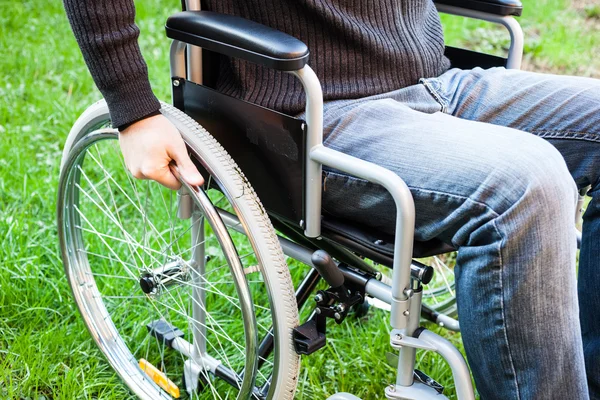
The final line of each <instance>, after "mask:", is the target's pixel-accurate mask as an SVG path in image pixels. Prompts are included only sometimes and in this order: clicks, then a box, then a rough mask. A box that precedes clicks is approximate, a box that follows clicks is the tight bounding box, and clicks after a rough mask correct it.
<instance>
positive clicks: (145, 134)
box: [119, 115, 204, 190]
mask: <svg viewBox="0 0 600 400" xmlns="http://www.w3.org/2000/svg"><path fill="white" fill-rule="evenodd" d="M119 145H120V146H121V152H122V153H123V157H124V158H125V165H126V166H127V169H129V171H130V172H131V173H132V175H133V176H134V177H136V178H138V179H151V180H154V181H156V182H158V183H160V184H161V185H163V186H166V187H168V188H169V189H173V190H177V189H179V187H181V184H180V183H179V181H178V180H177V178H175V176H173V174H172V173H171V169H170V168H169V163H170V162H171V160H173V161H175V163H176V164H177V167H179V173H180V174H181V176H182V178H183V179H184V180H185V181H186V182H187V183H189V184H190V185H202V184H203V183H204V179H203V178H202V176H201V175H200V173H199V172H198V169H197V168H196V166H195V165H194V163H192V160H190V157H189V156H188V153H187V150H186V147H185V143H184V142H183V139H182V138H181V135H180V134H179V132H178V131H177V128H175V126H174V125H173V124H171V122H169V120H168V119H167V118H165V117H164V116H162V115H156V116H153V117H149V118H145V119H143V120H141V121H138V122H136V123H134V124H132V125H130V126H129V127H127V129H125V130H123V131H122V132H120V133H119Z"/></svg>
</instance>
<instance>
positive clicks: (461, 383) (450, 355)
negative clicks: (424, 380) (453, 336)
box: [419, 330, 475, 400]
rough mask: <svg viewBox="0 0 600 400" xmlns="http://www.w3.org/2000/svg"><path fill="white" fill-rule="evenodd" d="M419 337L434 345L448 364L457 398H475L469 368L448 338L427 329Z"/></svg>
mask: <svg viewBox="0 0 600 400" xmlns="http://www.w3.org/2000/svg"><path fill="white" fill-rule="evenodd" d="M419 339H421V340H423V341H425V342H427V343H429V344H430V345H432V346H433V347H435V349H436V350H435V351H436V352H437V353H438V354H440V355H441V356H442V357H443V358H444V359H445V360H446V361H447V362H448V365H450V369H451V370H452V377H453V379H454V384H455V386H456V396H457V397H458V399H459V400H475V395H474V392H473V384H472V383H471V375H470V374H469V368H468V367H467V363H466V361H465V359H464V357H463V356H462V354H460V352H459V351H458V350H457V349H456V347H454V345H453V344H452V343H450V342H449V341H448V340H446V339H444V338H443V337H441V336H439V335H436V334H435V333H433V332H431V331H428V330H424V331H423V332H422V333H421V334H420V335H419Z"/></svg>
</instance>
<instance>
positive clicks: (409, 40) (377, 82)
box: [64, 0, 449, 126]
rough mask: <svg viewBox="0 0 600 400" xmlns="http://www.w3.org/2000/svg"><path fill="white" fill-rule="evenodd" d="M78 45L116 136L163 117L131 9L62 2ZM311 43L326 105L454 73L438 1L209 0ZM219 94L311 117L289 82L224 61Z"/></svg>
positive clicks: (123, 3)
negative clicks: (119, 131)
mask: <svg viewBox="0 0 600 400" xmlns="http://www.w3.org/2000/svg"><path fill="white" fill-rule="evenodd" d="M64 3H65V9H66V11H67V15H68V17H69V20H70V22H71V26H72V28H73V32H74V34H75V37H76V38H77V42H78V43H79V46H80V47H81V51H82V53H83V56H84V59H85V61H86V63H87V65H88V67H89V69H90V72H91V74H92V77H93V78H94V81H95V82H96V85H97V86H98V88H99V89H100V91H101V92H102V94H103V95H104V97H105V99H106V101H107V103H108V105H109V109H110V113H111V118H112V122H113V125H114V126H123V125H125V124H128V123H131V122H133V121H136V120H138V119H141V118H143V117H145V116H147V115H150V114H152V113H153V112H156V111H157V110H158V109H159V108H160V105H159V103H158V101H157V99H156V97H154V95H153V94H152V91H151V88H150V84H149V82H148V72H147V68H146V64H145V63H144V60H143V58H142V56H141V53H140V50H139V47H138V44H137V38H138V35H139V29H138V28H137V26H136V25H135V23H134V17H135V9H134V6H133V0H64ZM202 6H203V9H206V10H211V11H217V12H222V13H227V14H233V15H238V16H241V17H244V18H248V19H251V20H253V21H256V22H259V23H262V24H264V25H267V26H270V27H272V28H275V29H278V30H280V31H283V32H286V33H288V34H290V35H292V36H295V37H297V38H298V39H300V40H302V41H304V42H305V43H306V44H307V45H308V48H309V49H310V52H311V58H310V61H309V64H310V65H311V67H312V68H313V69H314V70H315V72H316V74H317V76H318V77H319V79H320V80H321V85H322V87H323V96H324V100H326V101H327V100H334V99H353V98H360V97H365V96H370V95H374V94H378V93H384V92H388V91H392V90H395V89H399V88H402V87H406V86H409V85H413V84H415V83H417V82H418V80H419V78H428V77H432V76H438V75H440V74H441V73H443V72H444V71H445V70H446V69H448V67H449V62H448V60H447V59H446V58H445V57H444V40H443V33H442V28H441V25H440V21H439V17H438V14H437V11H436V9H435V7H434V5H433V3H432V0H203V5H202ZM217 89H218V90H220V91H221V92H223V93H226V94H229V95H231V96H235V97H238V98H241V99H244V100H247V101H251V102H253V103H257V104H260V105H262V106H265V107H269V108H273V109H276V110H279V111H282V112H285V113H288V114H296V113H299V112H301V111H302V110H303V108H304V98H303V96H304V95H303V91H302V87H301V84H300V83H299V82H298V81H297V80H296V79H295V78H294V77H293V76H291V75H289V74H285V73H281V72H278V71H273V70H269V69H266V68H263V67H260V66H258V65H255V64H251V63H248V62H244V61H240V60H231V59H228V58H225V57H223V58H222V59H221V62H220V71H219V77H218V80H217Z"/></svg>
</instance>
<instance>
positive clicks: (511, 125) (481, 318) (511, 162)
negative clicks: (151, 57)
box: [65, 0, 600, 400]
mask: <svg viewBox="0 0 600 400" xmlns="http://www.w3.org/2000/svg"><path fill="white" fill-rule="evenodd" d="M205 3H206V4H205V5H206V8H207V9H210V10H213V11H218V12H223V13H229V14H235V15H239V16H242V17H245V18H248V19H251V20H254V21H257V22H259V23H262V24H265V25H268V26H271V27H272V28H275V29H278V30H281V31H283V32H286V33H288V34H291V35H293V36H295V37H297V38H298V39H300V40H302V41H304V42H305V43H307V45H308V47H309V49H310V51H311V60H310V65H311V66H312V68H313V69H314V70H315V72H316V74H317V75H318V77H319V78H320V80H321V84H322V86H323V94H324V100H325V101H326V103H325V114H324V121H325V122H324V129H325V144H326V145H327V146H329V147H332V148H334V149H336V150H339V151H342V152H345V153H348V154H351V155H353V156H356V157H359V158H362V159H365V160H368V161H371V162H374V163H376V164H379V165H382V166H384V167H386V168H388V169H390V170H392V171H395V172H396V173H397V174H398V175H400V176H401V177H402V178H403V179H404V180H405V181H406V183H407V184H408V186H409V188H410V189H411V192H412V195H413V197H414V200H415V205H416V210H417V224H416V240H419V241H426V240H429V239H432V238H437V239H440V240H442V241H443V242H445V243H448V244H451V245H452V246H454V247H456V248H459V249H460V251H459V254H458V260H457V266H456V269H455V273H456V282H457V294H458V306H459V314H460V320H461V326H462V329H463V340H464V345H465V349H466V352H467V356H468V359H469V362H470V366H471V368H472V372H473V375H474V377H475V381H476V384H477V389H478V391H479V393H480V394H481V397H482V398H483V399H503V400H505V399H587V398H590V397H591V398H593V399H600V195H599V193H600V192H599V191H598V189H599V188H600V186H599V181H600V173H599V172H600V81H598V80H594V79H587V78H577V77H566V76H554V75H542V74H536V73H531V72H523V71H514V70H505V69H504V68H493V69H489V70H482V69H478V68H476V69H474V70H459V69H449V61H448V60H447V59H446V58H445V57H444V40H443V35H442V28H441V25H440V20H439V17H438V14H437V12H436V9H435V7H434V5H433V3H432V1H431V0H371V1H369V2H364V1H363V2H360V1H354V2H351V1H346V0H242V1H235V0H207V1H206V2H205ZM65 6H66V10H67V14H68V16H69V18H70V21H71V24H72V27H73V31H74V33H75V36H76V38H77V40H78V42H79V45H80V47H81V49H82V52H83V55H84V58H85V60H86V62H87V64H88V66H89V68H90V71H91V73H92V76H93V77H94V80H95V82H96V84H97V86H98V88H99V89H100V90H101V92H102V93H103V95H104V97H105V99H106V101H107V103H108V106H109V109H110V112H111V118H112V123H113V125H114V126H115V127H118V128H119V130H120V131H121V135H120V143H121V149H122V151H123V154H124V157H125V161H126V163H127V166H128V168H129V169H130V170H131V172H132V173H133V174H134V176H136V177H138V178H146V179H154V180H156V181H158V182H160V183H162V184H164V185H165V186H168V187H172V188H177V187H178V182H177V180H176V179H175V178H174V177H173V176H172V175H171V173H170V172H169V168H168V163H169V161H170V160H171V159H173V160H175V161H176V162H177V164H179V165H180V166H181V168H182V170H183V175H184V177H185V178H186V179H187V180H188V181H190V182H191V183H195V184H199V183H201V182H202V177H201V176H200V175H199V174H198V172H197V171H196V170H195V168H194V166H193V164H192V163H191V162H190V160H189V158H188V157H187V154H186V152H185V146H184V145H183V142H182V140H181V138H180V137H179V135H178V133H177V131H176V129H175V128H174V127H173V126H172V125H171V124H170V123H169V122H168V121H167V120H166V119H165V118H164V117H162V116H161V115H160V114H159V113H158V110H159V108H160V105H159V102H158V101H157V99H156V98H155V97H154V95H153V94H152V90H151V88H150V84H149V82H148V77H147V70H146V65H145V64H144V60H143V59H142V56H141V54H140V51H139V48H138V45H137V37H138V33H139V31H138V29H137V27H136V26H135V24H134V6H133V0H113V1H109V2H106V1H93V0H85V1H82V0H65ZM217 89H218V90H220V91H221V92H223V93H226V94H229V95H232V96H235V97H238V98H241V99H244V100H248V101H251V102H254V103H257V104H260V105H263V106H266V107H269V108H274V109H276V110H279V111H282V112H285V113H288V114H292V115H295V114H298V113H301V112H302V111H303V109H304V100H303V91H302V88H301V85H300V83H299V82H298V81H297V80H295V78H294V77H292V76H290V75H288V74H284V73H279V72H274V71H270V70H266V69H264V68H262V67H259V66H257V65H254V64H249V63H246V62H242V61H239V60H229V59H225V58H223V59H222V60H221V70H220V75H219V77H218V82H217ZM326 175H327V187H326V191H325V192H324V199H323V200H324V202H323V206H324V208H325V210H326V211H328V212H330V213H332V214H335V215H338V216H341V217H344V218H346V219H352V220H356V221H358V222H362V223H364V224H370V225H371V226H374V227H375V228H379V229H381V230H383V231H386V232H390V233H391V232H393V229H394V228H393V227H394V219H395V212H394V210H395V207H394V204H393V202H392V200H391V198H390V196H389V195H388V194H387V193H386V192H385V191H383V190H382V189H381V188H379V187H377V186H375V185H372V184H370V183H368V182H366V181H363V180H361V179H357V178H354V177H350V176H346V175H340V174H338V173H335V172H332V171H329V172H326ZM587 185H591V191H590V192H589V194H590V196H591V197H592V199H591V202H590V204H589V207H588V209H587V212H586V213H585V216H584V225H583V242H582V248H581V254H580V258H579V287H578V288H577V280H576V272H575V258H576V254H575V253H576V240H575V235H574V230H573V221H574V217H575V203H576V199H577V192H578V190H577V189H578V188H582V187H585V186H587ZM350 192H351V193H352V195H351V196H349V195H348V193H350ZM374 224H375V225H374ZM578 290H579V293H578ZM578 299H579V303H578V301H577V300H578ZM586 377H587V379H586Z"/></svg>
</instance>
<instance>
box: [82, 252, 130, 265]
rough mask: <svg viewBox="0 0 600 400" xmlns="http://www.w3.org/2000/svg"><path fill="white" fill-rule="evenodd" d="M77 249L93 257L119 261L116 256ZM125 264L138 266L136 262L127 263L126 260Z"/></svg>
mask: <svg viewBox="0 0 600 400" xmlns="http://www.w3.org/2000/svg"><path fill="white" fill-rule="evenodd" d="M77 251H78V252H79V253H85V254H88V255H90V256H94V257H99V258H103V259H106V260H109V261H113V262H114V261H117V262H118V261H119V260H117V259H116V258H112V257H109V256H105V255H103V254H98V253H94V252H93V251H88V250H83V249H77ZM125 264H127V265H129V266H131V267H134V268H138V266H137V265H136V264H131V263H128V262H126V263H125Z"/></svg>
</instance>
